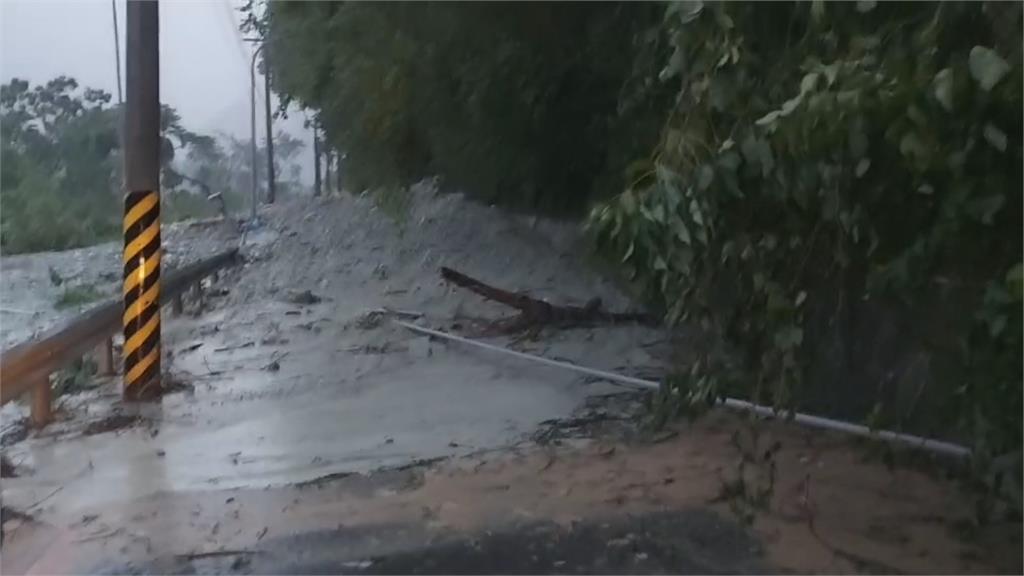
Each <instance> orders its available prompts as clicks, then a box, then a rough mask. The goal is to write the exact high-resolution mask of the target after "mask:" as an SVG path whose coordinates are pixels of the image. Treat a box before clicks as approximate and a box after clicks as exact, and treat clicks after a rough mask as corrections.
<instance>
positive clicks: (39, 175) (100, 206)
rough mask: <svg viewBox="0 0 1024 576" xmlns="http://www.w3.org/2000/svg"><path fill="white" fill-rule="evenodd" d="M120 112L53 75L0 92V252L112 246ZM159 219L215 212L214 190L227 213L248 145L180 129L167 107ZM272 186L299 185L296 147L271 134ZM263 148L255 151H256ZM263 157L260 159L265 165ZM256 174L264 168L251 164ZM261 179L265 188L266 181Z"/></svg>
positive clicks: (244, 172)
mask: <svg viewBox="0 0 1024 576" xmlns="http://www.w3.org/2000/svg"><path fill="white" fill-rule="evenodd" d="M119 115H120V114H119V109H118V107H117V105H113V104H111V96H110V94H109V93H107V92H104V91H102V90H96V89H92V88H83V87H81V86H79V84H78V82H77V81H76V80H75V79H74V78H70V77H67V76H60V77H57V78H54V79H53V80H50V81H49V82H46V83H45V84H41V85H37V86H32V85H30V84H29V83H28V82H27V81H25V80H20V79H17V78H15V79H12V80H11V81H10V82H8V83H6V84H4V85H3V86H0V154H2V158H0V163H2V165H3V171H2V181H0V203H2V210H0V250H2V251H3V253H4V254H15V253H21V252H39V251H45V250H64V249H68V248H76V247H81V246H88V245H91V244H96V243H98V242H104V241H109V240H115V239H117V238H119V237H120V230H121V213H122V208H121V202H122V200H121V197H122V193H121V189H120V178H121V166H122V159H121V151H120V143H119V137H118V122H119V120H118V119H119ZM161 132H162V135H163V146H162V151H161V202H162V206H161V211H162V217H163V220H164V221H165V222H173V221H176V220H181V219H188V218H201V217H209V216H215V215H217V214H218V206H217V205H215V204H214V203H212V202H210V201H208V200H207V198H206V196H207V195H209V194H211V193H214V192H219V193H221V194H222V195H223V197H224V199H225V201H226V204H227V208H228V211H229V212H232V211H237V210H239V209H240V208H241V207H242V206H243V204H244V203H246V202H247V200H246V198H247V197H248V196H247V195H246V194H245V192H247V191H248V190H249V186H250V184H249V183H250V180H251V174H252V160H251V154H250V144H249V141H248V140H238V139H236V138H233V137H231V136H228V135H221V136H219V137H218V138H214V137H212V136H208V135H203V134H198V133H196V132H193V131H191V130H189V129H187V128H186V127H185V126H184V125H183V122H182V120H181V118H180V117H179V115H178V113H177V112H176V111H175V110H174V108H172V107H170V106H167V105H164V106H163V108H162V111H161ZM275 144H276V147H275V166H276V168H277V174H279V175H280V178H279V180H280V181H279V188H280V190H281V192H282V193H283V194H288V193H289V192H290V191H293V190H295V189H297V188H298V187H299V183H298V170H297V167H296V166H295V164H294V160H295V158H296V155H297V154H298V152H299V151H300V150H301V148H302V143H301V142H300V141H299V140H297V139H295V138H293V137H291V136H290V135H288V134H286V133H283V132H278V133H277V134H276V140H275ZM260 149H261V150H262V146H261V147H260ZM265 157H266V156H265V153H263V152H260V156H259V158H265ZM256 169H257V170H258V171H259V174H262V173H263V171H265V166H263V165H258V166H257V168H256ZM260 180H261V181H262V182H265V180H266V179H265V177H263V176H261V178H260Z"/></svg>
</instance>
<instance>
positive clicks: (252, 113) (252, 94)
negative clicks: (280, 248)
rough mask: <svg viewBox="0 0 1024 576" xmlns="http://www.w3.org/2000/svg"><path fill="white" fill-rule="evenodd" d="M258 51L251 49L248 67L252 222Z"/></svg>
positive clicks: (255, 182) (255, 198) (254, 191)
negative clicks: (250, 63) (250, 61)
mask: <svg viewBox="0 0 1024 576" xmlns="http://www.w3.org/2000/svg"><path fill="white" fill-rule="evenodd" d="M259 53H260V49H259V48H256V50H254V51H253V53H252V66H250V68H249V70H250V72H251V74H252V76H251V77H250V82H249V128H250V130H251V132H250V133H249V139H250V140H249V145H250V147H251V149H252V150H251V151H252V156H251V158H252V167H251V170H252V179H251V182H252V211H251V213H250V217H251V219H252V221H253V222H255V221H256V205H257V204H259V198H258V197H257V192H256V190H257V185H258V181H257V179H256V55H257V54H259Z"/></svg>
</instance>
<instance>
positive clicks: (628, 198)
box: [621, 190, 636, 216]
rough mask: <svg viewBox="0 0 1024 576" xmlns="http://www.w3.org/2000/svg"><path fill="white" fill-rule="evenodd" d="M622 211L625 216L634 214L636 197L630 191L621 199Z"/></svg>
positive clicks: (624, 193) (623, 194)
mask: <svg viewBox="0 0 1024 576" xmlns="http://www.w3.org/2000/svg"><path fill="white" fill-rule="evenodd" d="M621 203H622V210H623V212H625V213H626V215H627V216H629V215H632V214H635V213H636V197H635V196H634V195H633V191H632V190H626V191H625V192H623V193H622V197H621Z"/></svg>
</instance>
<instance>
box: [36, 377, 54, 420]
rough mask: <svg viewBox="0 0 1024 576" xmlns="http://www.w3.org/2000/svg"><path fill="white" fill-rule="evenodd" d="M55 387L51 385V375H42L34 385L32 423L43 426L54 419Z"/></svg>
mask: <svg viewBox="0 0 1024 576" xmlns="http://www.w3.org/2000/svg"><path fill="white" fill-rule="evenodd" d="M52 402H53V389H52V388H51V387H50V376H49V375H45V376H40V377H39V381H38V382H36V385H35V386H33V387H32V425H33V426H35V427H36V428H42V427H43V426H46V425H47V424H49V423H50V421H51V420H53V407H52V404H51V403H52Z"/></svg>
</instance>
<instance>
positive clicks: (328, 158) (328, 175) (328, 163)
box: [324, 142, 331, 196]
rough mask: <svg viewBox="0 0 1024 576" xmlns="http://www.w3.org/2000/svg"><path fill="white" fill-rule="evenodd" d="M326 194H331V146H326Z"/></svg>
mask: <svg viewBox="0 0 1024 576" xmlns="http://www.w3.org/2000/svg"><path fill="white" fill-rule="evenodd" d="M325 144H326V142H325ZM324 194H327V195H328V196H330V194H331V148H330V147H329V146H324Z"/></svg>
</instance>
